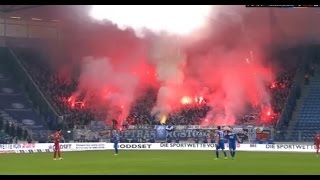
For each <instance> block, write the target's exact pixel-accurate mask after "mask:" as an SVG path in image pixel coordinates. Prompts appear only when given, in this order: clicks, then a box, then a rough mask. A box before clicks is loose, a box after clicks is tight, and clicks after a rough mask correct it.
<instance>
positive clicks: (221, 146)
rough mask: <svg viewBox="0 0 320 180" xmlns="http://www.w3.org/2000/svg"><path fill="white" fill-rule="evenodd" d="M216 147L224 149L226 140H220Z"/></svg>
mask: <svg viewBox="0 0 320 180" xmlns="http://www.w3.org/2000/svg"><path fill="white" fill-rule="evenodd" d="M216 149H222V150H224V142H219V143H218V144H217V146H216Z"/></svg>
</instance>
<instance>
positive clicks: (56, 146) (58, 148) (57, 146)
mask: <svg viewBox="0 0 320 180" xmlns="http://www.w3.org/2000/svg"><path fill="white" fill-rule="evenodd" d="M54 150H55V151H60V144H59V143H54Z"/></svg>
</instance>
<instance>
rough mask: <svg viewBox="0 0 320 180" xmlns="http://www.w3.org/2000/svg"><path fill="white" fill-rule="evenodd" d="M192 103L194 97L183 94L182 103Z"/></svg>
mask: <svg viewBox="0 0 320 180" xmlns="http://www.w3.org/2000/svg"><path fill="white" fill-rule="evenodd" d="M191 103H192V98H190V97H188V96H183V97H182V98H181V104H184V105H185V104H191Z"/></svg>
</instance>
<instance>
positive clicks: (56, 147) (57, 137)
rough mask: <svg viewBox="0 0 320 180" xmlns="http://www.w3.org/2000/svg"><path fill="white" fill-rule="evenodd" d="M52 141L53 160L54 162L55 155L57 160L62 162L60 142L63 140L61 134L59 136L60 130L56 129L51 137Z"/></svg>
mask: <svg viewBox="0 0 320 180" xmlns="http://www.w3.org/2000/svg"><path fill="white" fill-rule="evenodd" d="M51 137H52V138H53V141H54V147H53V148H54V149H53V150H54V155H53V160H56V157H57V153H58V157H59V160H62V157H61V153H60V140H61V139H62V140H64V138H63V136H62V134H61V129H58V130H57V131H56V132H55V133H54V134H53V135H51Z"/></svg>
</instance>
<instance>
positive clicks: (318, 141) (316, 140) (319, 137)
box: [314, 133, 320, 156]
mask: <svg viewBox="0 0 320 180" xmlns="http://www.w3.org/2000/svg"><path fill="white" fill-rule="evenodd" d="M314 145H316V149H317V156H319V148H320V133H317V134H316V136H315V137H314Z"/></svg>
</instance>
